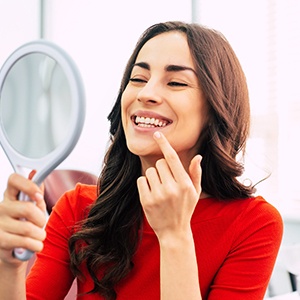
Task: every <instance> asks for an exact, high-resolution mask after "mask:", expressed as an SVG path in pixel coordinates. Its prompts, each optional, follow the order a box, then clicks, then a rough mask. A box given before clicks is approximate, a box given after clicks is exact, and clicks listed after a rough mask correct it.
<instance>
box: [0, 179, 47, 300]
mask: <svg viewBox="0 0 300 300" xmlns="http://www.w3.org/2000/svg"><path fill="white" fill-rule="evenodd" d="M20 191H22V192H24V193H25V194H26V195H28V196H29V197H30V199H32V200H33V201H35V203H36V204H33V203H31V202H23V201H17V197H18V194H19V192H20ZM45 209H46V205H45V203H44V200H43V196H42V190H41V189H40V188H39V187H38V186H37V185H36V184H34V183H33V182H32V181H30V180H28V179H26V178H24V177H22V176H20V175H18V174H13V175H11V176H10V178H9V180H8V184H7V189H6V191H5V192H4V199H3V201H1V202H0V273H1V276H0V295H1V298H3V299H11V300H14V299H18V300H20V299H26V291H25V274H26V266H27V263H26V262H22V261H19V260H18V259H16V258H14V257H13V256H12V252H13V249H14V248H26V249H29V250H31V251H35V252H36V251H41V250H42V248H43V240H44V239H45V237H46V234H45V231H44V229H43V227H44V225H45V223H46V217H45ZM21 219H26V221H23V220H21Z"/></svg>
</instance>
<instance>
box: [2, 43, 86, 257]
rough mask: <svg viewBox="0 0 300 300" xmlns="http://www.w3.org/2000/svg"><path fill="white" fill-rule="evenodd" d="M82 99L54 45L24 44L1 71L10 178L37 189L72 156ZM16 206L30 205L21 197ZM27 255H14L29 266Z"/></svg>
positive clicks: (71, 69)
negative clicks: (23, 179) (26, 179)
mask: <svg viewBox="0 0 300 300" xmlns="http://www.w3.org/2000/svg"><path fill="white" fill-rule="evenodd" d="M84 117H85V97H84V88H83V83H82V80H81V77H80V73H79V71H78V69H77V67H76V65H75V63H74V62H73V60H72V59H71V58H70V56H69V55H68V54H67V53H66V52H65V51H64V50H63V49H61V48H60V47H58V46H57V45H55V44H53V43H51V42H48V41H45V40H37V41H33V42H30V43H27V44H25V45H23V46H21V47H20V48H18V49H17V50H16V51H15V52H13V53H12V54H11V55H10V57H9V58H8V59H7V60H6V62H5V63H4V64H3V66H2V69H1V71H0V143H1V146H2V148H3V150H4V152H5V153H6V155H7V157H8V159H9V161H10V163H11V165H12V167H13V169H14V171H15V172H17V173H20V174H22V175H24V176H26V170H27V171H28V170H30V171H31V170H36V174H35V175H34V177H33V178H32V180H33V181H34V182H35V183H37V184H38V185H39V184H41V183H42V182H43V180H44V179H45V178H46V176H47V175H48V174H49V173H50V172H51V171H52V170H53V169H54V168H56V167H57V166H58V165H59V164H60V163H61V162H62V161H63V160H64V159H65V158H66V157H67V156H68V155H69V154H70V152H71V151H72V150H73V148H74V147H75V145H76V143H77V141H78V139H79V136H80V134H81V131H82V127H83V123H84ZM19 200H22V201H30V199H28V197H26V196H25V195H24V194H22V193H20V196H19ZM32 254H33V253H32V252H31V251H28V250H26V249H15V250H14V255H15V256H16V257H17V258H18V259H20V260H28V259H29V258H30V257H31V256H32Z"/></svg>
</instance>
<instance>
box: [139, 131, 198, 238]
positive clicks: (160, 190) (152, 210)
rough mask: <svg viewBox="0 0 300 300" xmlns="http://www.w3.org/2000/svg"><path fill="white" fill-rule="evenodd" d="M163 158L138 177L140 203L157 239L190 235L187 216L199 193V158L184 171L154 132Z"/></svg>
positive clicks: (158, 134)
mask: <svg viewBox="0 0 300 300" xmlns="http://www.w3.org/2000/svg"><path fill="white" fill-rule="evenodd" d="M153 137H154V139H155V140H156V142H157V144H158V145H159V147H160V149H161V151H162V153H163V156H164V158H162V159H159V160H158V161H157V162H156V165H155V167H150V168H148V169H147V170H146V172H145V176H141V177H139V178H138V181H137V185H138V190H139V195H140V201H141V204H142V207H143V209H144V212H145V215H146V217H147V220H148V222H149V224H150V226H151V227H152V229H153V230H154V232H155V233H156V235H157V237H158V239H159V240H160V239H163V238H165V237H168V236H174V235H175V236H178V237H180V236H184V235H186V233H187V232H189V233H190V232H191V228H190V222H191V217H192V214H193V212H194V209H195V207H196V204H197V202H198V200H199V198H200V194H201V174H202V170H201V166H200V162H201V156H200V155H196V156H195V157H194V158H193V159H192V160H191V162H190V165H189V170H188V172H187V171H186V170H185V169H184V167H183V165H182V163H181V161H180V159H179V157H178V155H177V153H176V151H175V150H174V149H173V148H172V146H171V145H170V143H169V142H168V140H167V139H166V137H165V136H164V135H163V134H162V133H161V132H156V133H154V136H153Z"/></svg>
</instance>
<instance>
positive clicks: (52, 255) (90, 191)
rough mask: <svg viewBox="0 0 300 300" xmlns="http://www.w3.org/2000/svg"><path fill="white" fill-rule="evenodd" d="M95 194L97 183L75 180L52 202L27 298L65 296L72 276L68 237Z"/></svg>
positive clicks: (28, 283) (48, 298) (33, 299)
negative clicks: (74, 185)
mask: <svg viewBox="0 0 300 300" xmlns="http://www.w3.org/2000/svg"><path fill="white" fill-rule="evenodd" d="M95 197H96V187H95V186H86V185H81V184H77V186H76V188H75V190H74V191H69V192H67V193H66V194H64V195H63V196H62V197H61V198H60V199H59V201H58V202H57V204H56V205H55V206H54V208H53V211H52V213H51V215H50V218H49V221H48V223H47V226H46V232H47V238H46V240H45V243H44V249H43V251H42V252H41V253H38V254H37V260H36V262H35V264H34V266H33V267H32V269H31V271H30V273H29V275H28V277H27V280H26V289H27V300H53V299H64V297H65V296H66V295H67V293H68V291H69V289H70V286H71V284H72V282H73V280H74V277H73V275H72V273H71V271H70V267H69V251H68V239H69V237H70V235H71V234H72V228H73V226H74V224H75V223H76V222H77V221H78V220H80V219H82V218H83V216H84V214H85V212H86V208H87V206H88V205H89V204H90V203H92V202H93V200H94V199H95Z"/></svg>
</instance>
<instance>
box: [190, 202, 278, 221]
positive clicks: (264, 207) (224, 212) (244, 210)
mask: <svg viewBox="0 0 300 300" xmlns="http://www.w3.org/2000/svg"><path fill="white" fill-rule="evenodd" d="M195 213H196V215H198V217H199V216H200V215H202V217H204V218H205V219H207V218H214V219H215V218H218V217H223V218H243V217H245V218H246V219H270V220H273V221H275V222H279V223H281V222H282V218H281V215H280V213H279V211H278V210H277V208H276V207H275V206H274V205H272V204H271V203H269V202H268V201H266V200H265V198H264V197H262V196H253V197H249V198H244V199H227V200H218V199H215V198H206V199H200V200H199V203H198V205H197V207H196V211H195Z"/></svg>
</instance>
